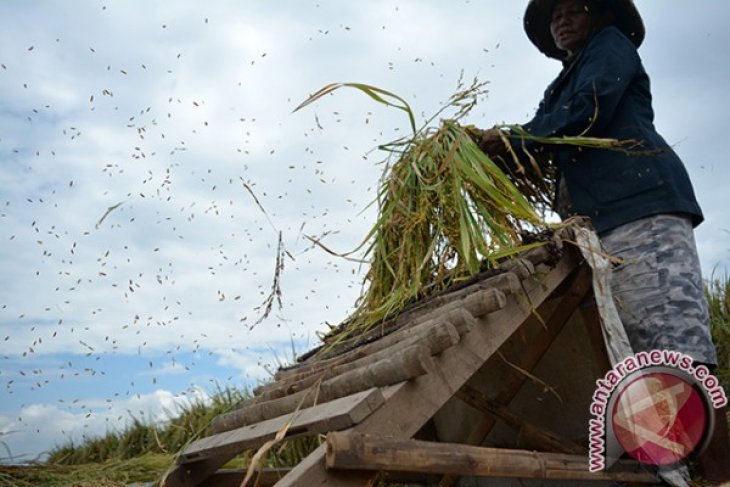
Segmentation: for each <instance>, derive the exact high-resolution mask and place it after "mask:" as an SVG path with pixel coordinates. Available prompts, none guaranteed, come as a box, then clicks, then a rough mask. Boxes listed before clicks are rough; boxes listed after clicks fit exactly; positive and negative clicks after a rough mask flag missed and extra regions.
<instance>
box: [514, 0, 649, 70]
mask: <svg viewBox="0 0 730 487" xmlns="http://www.w3.org/2000/svg"><path fill="white" fill-rule="evenodd" d="M591 1H592V2H594V3H596V4H600V5H601V6H603V7H606V8H608V9H609V10H611V11H612V12H613V13H614V15H615V20H614V25H615V26H616V27H618V28H619V30H621V32H623V33H624V34H625V35H626V37H628V38H629V39H631V41H632V42H633V43H634V45H635V46H636V47H639V46H640V45H641V43H642V42H643V40H644V34H645V33H646V31H645V30H644V22H643V21H642V20H641V15H640V14H639V11H638V10H637V9H636V6H635V5H634V2H633V1H632V0H591ZM556 3H558V0H530V3H529V4H527V11H525V32H526V33H527V37H529V38H530V40H531V41H532V43H533V44H535V46H536V47H537V48H538V49H539V50H540V51H541V52H542V53H543V54H545V55H546V56H548V57H551V58H555V59H564V58H565V57H566V56H567V55H568V53H566V52H565V51H562V50H560V49H558V46H556V45H555V41H554V40H553V36H552V34H551V33H550V19H552V15H553V8H555V4H556Z"/></svg>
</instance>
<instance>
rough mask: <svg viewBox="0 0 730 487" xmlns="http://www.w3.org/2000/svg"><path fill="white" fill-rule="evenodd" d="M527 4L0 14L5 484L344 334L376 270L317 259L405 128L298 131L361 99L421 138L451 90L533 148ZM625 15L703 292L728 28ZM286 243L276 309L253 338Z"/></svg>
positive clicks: (259, 376)
mask: <svg viewBox="0 0 730 487" xmlns="http://www.w3.org/2000/svg"><path fill="white" fill-rule="evenodd" d="M523 4H524V2H497V1H493V0H483V1H479V2H477V1H459V2H456V1H448V2H447V1H445V0H442V1H436V0H426V1H418V2H416V1H415V0H411V1H393V2H389V1H370V2H343V1H318V2H317V1H302V0H300V1H293V0H290V1H280V2H254V1H244V2H234V1H232V0H229V1H224V0H220V1H216V2H207V3H206V4H203V3H202V2H193V1H176V2H162V1H153V2H149V1H145V2H143V1H141V0H128V1H121V0H78V1H75V2H73V3H71V2H62V1H35V0H31V1H28V0H24V1H20V0H5V1H3V2H2V3H0V64H2V66H0V93H2V94H3V96H2V97H0V157H2V160H3V163H2V165H0V196H1V197H0V208H1V209H0V242H3V243H2V245H0V265H2V270H3V272H2V273H0V328H1V330H2V333H1V335H0V347H1V349H0V382H1V383H2V384H3V387H4V389H3V391H4V394H3V400H2V404H0V435H2V436H0V441H2V442H3V443H5V444H6V445H7V446H8V447H9V448H10V450H11V452H12V454H13V456H14V458H15V459H21V460H29V459H33V458H35V457H36V456H37V455H39V454H41V453H42V452H43V451H46V450H47V449H48V448H50V447H51V446H52V445H53V444H54V443H62V442H63V441H65V440H66V439H68V438H74V439H78V438H80V437H81V435H83V434H92V435H93V434H99V433H103V432H104V431H105V429H106V428H109V427H110V425H114V426H119V425H120V424H123V421H124V419H125V418H128V417H129V415H130V414H134V415H137V416H139V412H140V411H141V412H143V413H144V415H146V416H151V417H161V415H164V413H163V411H164V409H168V410H169V409H171V408H174V405H175V404H178V403H181V402H184V401H186V400H187V398H189V397H191V395H193V396H195V397H205V395H206V394H207V393H209V392H210V391H213V390H215V387H216V386H217V385H221V386H225V385H235V386H238V387H241V386H246V385H249V386H250V385H254V384H256V383H257V382H258V381H261V380H265V379H266V378H267V377H268V372H267V371H266V368H265V367H264V365H267V366H268V368H269V369H270V370H271V368H272V367H274V368H275V367H276V364H277V363H285V362H287V361H290V360H291V357H292V348H294V349H295V350H296V351H297V352H303V351H305V350H307V349H308V348H310V347H311V346H313V345H314V344H315V343H316V341H317V333H318V332H323V331H326V330H327V323H329V324H332V325H334V324H337V323H339V322H340V321H341V320H342V319H344V318H345V317H346V316H347V313H348V312H349V310H351V309H352V306H353V304H354V302H355V300H356V298H357V296H358V295H359V292H360V286H361V281H362V278H363V275H364V268H361V267H359V266H358V265H357V264H355V263H352V262H348V261H344V260H340V259H334V258H332V257H331V256H330V255H328V254H326V253H324V252H322V251H321V250H320V249H317V248H313V246H312V244H311V242H310V241H309V240H307V239H306V238H305V236H306V235H309V236H313V237H317V238H321V239H322V241H323V242H324V243H325V244H326V245H327V246H329V247H331V248H333V249H336V250H338V251H347V250H350V249H352V248H354V247H355V246H356V245H357V244H358V243H360V240H361V239H362V238H363V237H364V235H365V234H366V232H367V230H368V228H369V225H370V224H371V223H372V222H373V219H374V212H373V209H372V208H370V209H366V206H367V204H368V203H369V202H370V201H371V200H372V199H373V197H374V188H375V187H376V185H377V182H378V178H379V176H380V172H381V169H382V166H381V165H378V162H380V161H381V160H382V159H383V154H380V153H378V151H377V150H375V147H376V146H377V144H378V143H381V142H387V141H390V140H393V139H394V138H397V137H398V136H399V135H400V134H401V133H404V132H405V131H406V130H407V129H408V125H407V120H406V119H405V117H403V115H402V114H401V113H399V112H397V111H394V110H389V109H386V108H384V107H382V106H379V105H376V104H374V103H372V102H371V101H370V100H369V99H367V98H366V97H364V96H362V95H361V94H359V93H356V92H347V91H340V92H338V93H336V94H335V95H333V96H331V97H327V98H326V99H324V100H321V101H320V102H318V104H316V105H313V106H311V107H308V108H307V109H306V110H303V111H301V112H297V113H292V110H293V108H294V107H295V106H296V105H297V104H298V103H299V102H301V101H302V100H303V99H305V98H306V97H307V96H308V94H310V93H312V92H314V91H315V90H317V89H318V88H320V87H321V86H323V85H324V84H326V83H330V82H336V81H358V82H365V83H370V84H373V85H376V86H379V87H382V88H385V89H388V90H391V91H394V92H396V93H398V94H399V95H401V96H403V97H404V98H406V99H407V100H408V101H409V103H411V105H412V107H413V108H414V110H415V111H416V112H417V113H418V114H420V115H421V116H422V117H424V118H425V117H427V116H430V115H431V114H433V113H434V112H435V111H436V110H437V109H438V108H439V107H440V105H441V103H443V102H444V101H445V100H446V99H447V98H448V97H449V96H450V95H451V94H452V93H453V92H454V90H455V88H456V85H457V81H458V79H459V77H460V76H461V75H462V73H463V76H464V78H465V79H467V80H471V79H472V78H474V77H479V79H481V80H484V81H487V80H488V81H490V85H489V89H490V93H489V96H488V98H487V99H486V100H484V101H482V102H481V103H480V104H479V105H478V106H477V108H476V109H475V110H474V111H473V112H472V114H471V115H470V117H469V119H468V121H469V122H471V123H475V124H477V125H479V126H482V127H489V126H492V125H493V124H495V123H500V122H511V123H514V122H517V123H519V122H524V121H526V120H528V119H529V117H530V115H531V114H532V113H533V112H534V109H535V107H536V106H537V103H538V101H539V99H540V98H541V95H542V92H543V90H544V88H545V86H546V85H547V83H548V82H549V81H550V80H551V79H552V78H553V77H554V76H555V75H556V74H557V72H558V71H559V68H560V66H559V64H558V63H556V62H554V61H551V60H548V59H547V58H545V57H544V56H542V55H541V54H539V53H538V52H537V51H536V50H535V49H534V48H533V47H532V46H531V44H530V43H529V41H528V40H527V38H526V37H525V35H524V33H523V31H522V24H521V19H522V13H523V9H524V5H523ZM637 4H638V5H639V8H640V9H641V11H642V14H643V15H644V20H645V23H646V25H647V38H646V42H645V44H644V46H642V48H641V50H640V53H641V55H642V58H643V60H644V63H645V66H646V68H647V70H648V72H649V74H650V76H651V78H652V86H653V93H654V97H655V111H656V124H657V127H658V129H659V131H660V132H661V133H662V134H663V135H664V136H665V138H666V139H667V140H668V141H669V142H670V143H671V144H673V145H674V146H675V148H676V150H677V152H678V153H679V154H680V156H681V157H682V158H683V160H684V161H685V164H686V166H687V169H688V171H689V173H690V176H691V177H692V180H693V182H694V185H695V190H696V192H697V195H698V198H699V200H700V203H701V205H702V207H703V209H704V211H705V214H706V218H707V221H706V222H705V223H704V224H703V225H702V226H701V227H699V229H698V231H697V240H698V246H699V250H700V255H701V260H702V265H703V269H704V272H705V273H706V274H708V275H709V274H710V273H712V272H713V270H714V272H716V273H717V272H720V273H721V272H723V270H726V269H727V268H728V262H729V261H730V244H729V243H728V241H729V239H728V231H730V219H729V218H728V217H727V216H726V205H727V201H728V198H727V196H726V194H727V181H730V168H728V165H727V163H726V162H725V160H724V157H723V154H724V152H725V149H724V145H725V140H726V138H727V134H726V133H725V130H723V127H724V126H725V125H726V118H727V112H728V102H727V94H726V88H725V87H726V84H727V79H728V78H730V76H729V74H730V73H728V70H729V69H730V53H729V52H728V50H727V46H728V45H730V39H728V37H729V36H730V34H728V33H727V31H726V29H725V27H726V26H725V21H726V19H728V18H730V4H728V3H727V2H718V1H715V0H698V1H694V2H687V1H685V2H678V1H675V2H666V1H661V0H641V1H638V2H637ZM247 188H250V189H251V190H252V191H253V192H254V194H255V195H256V197H257V198H258V199H259V201H260V202H261V204H262V206H263V207H264V208H265V210H266V212H267V214H266V215H264V214H263V213H262V211H261V210H260V209H259V207H258V206H257V205H256V203H255V201H254V200H253V198H252V197H251V194H250V193H249V191H248V189H247ZM119 203H121V206H119V207H118V208H117V209H116V210H115V211H113V212H111V213H109V214H108V216H107V217H106V219H104V221H102V222H101V224H99V225H98V226H97V223H98V222H99V220H100V218H101V217H102V215H104V213H105V211H106V209H107V208H109V207H111V206H113V205H117V204H119ZM279 232H281V234H282V238H283V242H284V245H285V247H286V249H287V250H288V251H289V253H290V254H291V256H292V258H287V259H286V262H285V270H284V274H283V277H282V288H283V308H282V309H281V310H278V309H275V311H274V313H272V315H271V316H270V317H269V318H268V319H267V320H265V321H263V322H262V323H259V324H258V325H255V323H256V321H257V318H258V316H260V310H257V309H256V308H257V307H258V306H259V305H260V304H261V303H262V302H263V300H264V298H265V297H266V295H267V294H268V292H269V287H270V285H271V281H272V276H273V272H274V260H275V256H276V246H277V241H278V235H279ZM120 417H121V418H122V420H121V421H120V420H119V418H120ZM5 460H7V459H5Z"/></svg>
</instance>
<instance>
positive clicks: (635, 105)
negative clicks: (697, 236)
mask: <svg viewBox="0 0 730 487" xmlns="http://www.w3.org/2000/svg"><path fill="white" fill-rule="evenodd" d="M653 121H654V111H653V109H652V104H651V92H650V89H649V77H648V76H647V74H646V71H644V67H643V66H642V63H641V59H640V58H639V55H638V53H637V52H636V48H635V46H634V44H633V43H632V42H631V41H630V40H629V39H628V38H627V37H626V36H625V35H624V34H623V33H622V32H621V31H620V30H618V29H617V28H616V27H613V26H610V27H607V28H605V29H603V30H601V31H600V32H598V33H597V34H595V35H594V36H593V37H592V38H591V39H590V40H589V42H588V43H587V44H586V46H585V47H584V48H583V49H582V51H581V52H580V53H578V54H577V55H576V56H575V57H574V58H573V59H571V60H570V61H569V62H568V63H566V65H565V67H564V69H563V71H562V72H561V73H560V75H559V76H558V78H557V79H556V80H555V81H553V83H551V84H550V86H549V87H548V89H547V90H546V92H545V97H544V99H543V101H542V102H541V103H540V107H539V108H538V110H537V113H536V114H535V117H534V118H533V119H532V120H531V121H530V122H529V123H527V124H526V125H525V126H524V128H525V129H526V130H527V131H528V132H530V133H532V134H534V135H539V136H563V135H571V136H572V135H588V136H594V137H610V138H615V139H619V140H627V139H634V140H637V141H640V142H641V146H640V147H638V148H636V150H637V151H639V152H638V153H632V154H630V155H629V154H626V153H624V152H620V151H613V150H606V149H577V148H572V147H568V146H547V147H545V148H544V150H547V151H550V152H551V153H552V160H553V162H554V163H555V164H556V165H557V169H558V171H559V172H560V173H562V175H563V177H564V178H565V182H566V186H567V188H568V192H569V193H570V199H571V202H572V205H573V209H574V210H575V212H576V213H577V214H579V215H586V216H589V217H590V218H591V220H592V221H593V225H594V227H595V228H596V231H598V232H599V233H600V232H603V231H606V230H610V229H611V228H614V227H617V226H619V225H623V224H624V223H628V222H631V221H633V220H636V219H639V218H643V217H646V216H650V215H654V214H658V213H683V214H687V215H689V216H691V218H692V221H693V224H694V225H695V226H696V225H698V224H699V223H700V222H701V221H702V220H703V216H702V211H701V210H700V207H699V205H698V203H697V200H696V199H695V195H694V191H693V189H692V185H691V183H690V180H689V176H688V175H687V171H686V170H685V168H684V165H683V164H682V161H681V160H680V159H679V157H678V156H677V154H675V152H674V151H673V150H672V148H671V147H669V146H668V145H667V143H666V142H665V141H664V139H663V138H662V137H661V136H660V135H659V134H658V133H657V132H656V129H655V128H654V123H653Z"/></svg>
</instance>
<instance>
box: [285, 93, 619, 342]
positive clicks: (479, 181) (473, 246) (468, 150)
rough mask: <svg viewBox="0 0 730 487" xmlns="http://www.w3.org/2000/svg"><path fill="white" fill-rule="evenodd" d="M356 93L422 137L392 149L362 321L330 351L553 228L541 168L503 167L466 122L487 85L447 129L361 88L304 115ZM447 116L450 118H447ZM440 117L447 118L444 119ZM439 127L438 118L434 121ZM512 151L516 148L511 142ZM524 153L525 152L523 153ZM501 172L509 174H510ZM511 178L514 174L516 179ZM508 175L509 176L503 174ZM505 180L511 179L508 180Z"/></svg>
mask: <svg viewBox="0 0 730 487" xmlns="http://www.w3.org/2000/svg"><path fill="white" fill-rule="evenodd" d="M345 86H348V87H354V88H357V89H359V90H361V91H362V92H364V93H365V94H367V95H368V96H370V97H371V98H373V99H375V100H376V101H378V102H380V103H383V104H385V105H388V106H391V107H395V108H398V109H400V110H403V111H405V112H406V113H407V114H408V116H409V120H410V123H411V128H412V129H413V136H412V137H409V138H406V139H401V140H399V141H396V142H393V143H390V144H387V145H386V146H382V147H381V148H384V149H386V150H388V151H389V152H390V156H389V159H388V164H386V167H385V171H384V173H383V177H382V179H381V183H380V188H379V191H378V195H377V205H378V218H377V221H376V222H375V224H374V225H373V227H372V228H371V230H370V232H369V233H368V234H367V236H366V237H365V239H364V240H363V243H362V244H361V245H360V247H358V248H357V249H355V251H357V250H359V249H362V248H363V247H365V249H366V251H365V258H366V260H367V261H368V262H369V263H370V269H369V271H368V273H367V275H366V277H365V281H366V284H367V289H366V290H365V292H364V294H363V296H362V297H361V298H360V300H359V302H358V304H357V307H356V310H355V312H354V314H353V315H352V316H351V317H350V318H349V319H348V320H347V321H346V322H345V323H344V324H343V325H341V326H340V327H338V328H337V329H335V330H334V331H333V332H332V333H331V334H330V336H328V337H327V338H326V342H327V343H328V344H329V345H334V344H336V343H340V342H341V341H343V340H347V339H351V338H355V337H357V336H359V335H360V334H362V333H364V332H366V331H368V330H369V329H371V328H372V327H373V326H375V325H377V324H379V323H382V322H383V321H384V320H385V319H387V318H388V317H390V316H392V315H394V314H396V313H397V312H398V311H400V310H402V309H403V308H404V307H405V306H406V305H408V304H409V303H412V302H414V301H416V300H418V299H421V298H423V297H425V296H428V295H431V294H433V293H436V292H439V291H442V290H443V289H445V288H446V287H448V286H449V285H451V284H453V283H455V282H457V281H459V280H462V279H466V278H468V277H470V276H473V275H474V274H476V273H478V272H479V271H480V270H484V269H485V267H489V266H490V265H493V264H494V263H495V262H496V260H497V259H500V258H503V257H505V256H508V255H511V254H514V253H517V252H520V251H522V250H526V249H527V248H528V247H530V246H533V245H541V244H540V243H537V244H531V245H530V246H524V245H522V241H521V237H520V235H521V234H523V233H524V231H525V230H535V229H540V228H541V227H544V226H545V225H546V224H545V223H544V221H543V219H542V218H541V216H540V214H539V212H538V211H537V210H536V207H537V206H540V205H541V204H542V205H543V206H547V204H549V201H550V199H551V197H552V188H551V182H550V180H549V178H547V177H545V175H543V174H542V171H541V169H540V168H541V166H543V165H541V164H538V162H537V161H536V160H535V159H534V158H533V157H532V156H531V155H528V157H527V160H528V161H529V162H528V164H529V166H528V168H529V171H528V170H527V169H525V166H524V164H523V162H521V161H524V160H525V158H524V157H518V155H517V152H516V151H515V148H513V147H512V146H511V145H510V151H509V152H510V153H511V155H512V158H513V159H514V161H512V163H511V165H510V166H509V167H507V166H506V165H505V163H504V161H498V162H497V161H494V160H492V159H491V158H490V157H489V156H488V155H487V154H485V153H484V152H483V151H482V150H481V149H480V148H479V146H478V145H477V143H476V142H475V139H477V140H478V136H479V132H478V131H477V130H475V129H474V128H473V127H465V126H462V125H460V124H459V122H458V120H459V119H460V118H461V117H462V116H463V115H465V114H466V113H468V111H469V110H470V109H471V108H472V107H473V106H474V105H475V104H476V100H477V97H479V96H480V95H481V94H482V93H483V90H482V88H483V84H482V83H477V82H476V81H475V82H474V84H472V86H471V87H469V88H467V89H465V90H463V91H460V92H458V93H457V94H456V95H454V96H453V97H452V98H451V100H450V103H448V104H447V105H446V107H456V108H457V109H458V113H457V114H456V116H455V117H454V118H452V119H449V120H443V121H441V123H440V126H439V127H438V128H435V129H434V128H429V127H428V124H429V123H430V122H431V121H432V120H433V118H432V119H431V120H429V121H428V122H426V126H425V127H424V128H422V129H420V130H416V127H415V121H414V117H413V112H412V111H411V109H410V107H409V106H408V104H407V103H406V102H405V100H403V99H402V98H400V97H398V96H397V95H394V94H392V93H390V92H387V91H385V90H382V89H379V88H376V87H373V86H369V85H363V84H359V83H339V84H331V85H327V86H325V87H324V88H322V89H321V90H320V91H318V92H317V93H315V94H314V95H312V96H310V97H309V98H308V99H307V100H306V101H305V102H304V103H302V104H301V105H300V106H299V107H298V108H297V110H298V109H299V108H302V107H304V106H306V105H308V104H309V103H311V102H313V101H314V100H317V99H318V98H320V97H322V96H324V95H326V94H328V93H331V92H332V91H334V90H336V89H338V88H341V87H345ZM442 110H443V109H442ZM437 115H438V114H437ZM434 118H435V117H434ZM513 130H514V134H517V135H519V136H521V137H523V139H524V140H528V139H529V140H535V141H537V142H539V143H569V144H573V145H590V146H613V145H614V143H615V141H605V140H602V139H581V138H560V139H541V138H535V137H532V136H530V134H527V133H525V132H524V131H521V129H520V128H519V127H514V128H513ZM504 140H505V142H506V143H507V144H509V138H508V136H507V134H506V133H505V138H504ZM517 149H519V148H517ZM500 166H501V168H500ZM510 168H511V169H510ZM503 169H504V170H503ZM505 171H506V172H507V174H505Z"/></svg>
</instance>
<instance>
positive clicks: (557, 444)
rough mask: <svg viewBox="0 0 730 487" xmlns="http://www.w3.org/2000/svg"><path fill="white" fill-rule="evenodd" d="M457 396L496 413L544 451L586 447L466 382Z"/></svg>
mask: <svg viewBox="0 0 730 487" xmlns="http://www.w3.org/2000/svg"><path fill="white" fill-rule="evenodd" d="M456 397H458V398H459V399H461V400H462V401H464V402H466V403H467V404H469V405H470V406H472V407H473V408H475V409H479V410H480V411H482V412H485V413H487V414H491V415H494V416H496V417H498V418H500V419H501V420H502V421H504V422H505V423H507V424H508V425H509V426H511V427H512V428H514V429H515V430H517V432H518V433H519V434H520V436H523V437H524V438H525V439H526V440H527V441H528V442H533V443H534V444H536V445H539V446H540V447H541V448H542V449H543V451H549V452H557V453H571V454H583V453H585V450H586V449H585V448H583V447H582V446H580V445H579V444H577V443H575V442H574V441H571V440H568V439H566V438H561V437H560V436H558V435H556V434H555V433H553V432H551V431H547V430H546V429H544V428H542V427H540V426H538V425H536V424H534V423H532V422H531V421H529V420H528V419H526V418H523V417H522V416H519V415H518V414H515V413H513V412H512V411H510V410H509V408H507V407H506V406H504V405H503V404H500V403H499V402H497V401H495V400H494V399H490V398H489V397H487V396H486V395H485V394H482V393H481V392H479V391H478V390H476V389H474V388H473V387H470V386H469V385H468V384H464V386H462V388H461V389H459V391H458V392H457V393H456Z"/></svg>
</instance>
